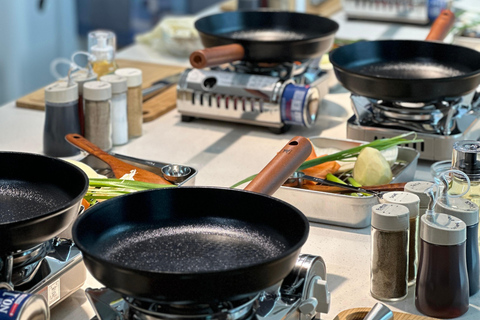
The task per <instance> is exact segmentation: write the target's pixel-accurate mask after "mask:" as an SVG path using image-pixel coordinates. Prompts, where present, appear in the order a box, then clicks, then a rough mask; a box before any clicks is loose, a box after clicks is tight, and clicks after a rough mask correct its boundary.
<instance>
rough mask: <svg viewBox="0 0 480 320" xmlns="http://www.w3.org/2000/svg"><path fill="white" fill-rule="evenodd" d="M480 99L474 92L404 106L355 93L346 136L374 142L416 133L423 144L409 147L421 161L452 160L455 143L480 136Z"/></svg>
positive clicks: (407, 103)
mask: <svg viewBox="0 0 480 320" xmlns="http://www.w3.org/2000/svg"><path fill="white" fill-rule="evenodd" d="M479 97H480V94H479V93H478V92H473V93H471V94H468V95H466V96H463V97H455V98H445V99H442V100H440V101H432V102H428V103H412V102H405V103H403V102H389V101H383V100H376V99H371V98H366V97H362V96H358V95H355V94H352V95H351V101H352V108H353V111H354V113H355V115H354V116H352V117H351V118H350V119H349V120H348V122H347V137H348V138H349V139H354V140H361V141H373V140H376V139H383V138H391V137H394V136H398V135H400V134H403V133H407V132H411V131H415V132H416V133H417V137H418V138H419V139H423V140H424V142H422V143H416V144H413V145H407V146H408V147H412V148H414V149H416V150H417V151H418V152H420V158H421V159H426V160H445V159H450V158H451V157H452V150H453V144H454V143H455V142H456V141H459V140H467V139H468V140H470V139H472V140H477V139H478V138H479V137H480V123H479V119H478V115H477V114H476V113H477V112H478V108H479V106H480V98H479Z"/></svg>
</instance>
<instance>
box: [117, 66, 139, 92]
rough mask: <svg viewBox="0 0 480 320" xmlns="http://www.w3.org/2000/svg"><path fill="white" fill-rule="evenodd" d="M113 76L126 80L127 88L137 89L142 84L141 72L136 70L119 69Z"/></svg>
mask: <svg viewBox="0 0 480 320" xmlns="http://www.w3.org/2000/svg"><path fill="white" fill-rule="evenodd" d="M115 74H116V75H119V76H122V77H125V78H127V86H128V87H129V88H131V87H138V86H139V85H141V84H142V70H140V69H137V68H120V69H117V70H115Z"/></svg>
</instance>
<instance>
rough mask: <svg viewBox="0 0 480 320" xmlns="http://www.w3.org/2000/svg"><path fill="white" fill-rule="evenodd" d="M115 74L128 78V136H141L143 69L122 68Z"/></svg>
mask: <svg viewBox="0 0 480 320" xmlns="http://www.w3.org/2000/svg"><path fill="white" fill-rule="evenodd" d="M115 74H116V75H119V76H122V77H125V78H127V86H128V91H127V118H128V138H130V139H131V138H137V137H140V136H141V135H142V133H143V131H142V124H143V96H142V70H140V69H136V68H120V69H117V70H115Z"/></svg>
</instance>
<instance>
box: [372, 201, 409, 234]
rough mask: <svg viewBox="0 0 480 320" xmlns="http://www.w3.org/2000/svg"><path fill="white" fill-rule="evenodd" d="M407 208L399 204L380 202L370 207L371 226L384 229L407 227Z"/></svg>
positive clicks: (402, 228)
mask: <svg viewBox="0 0 480 320" xmlns="http://www.w3.org/2000/svg"><path fill="white" fill-rule="evenodd" d="M408 225H409V213H408V208H407V207H405V206H402V205H399V204H391V203H382V204H377V205H374V206H373V207H372V227H375V228H377V229H380V230H386V231H401V230H406V229H408Z"/></svg>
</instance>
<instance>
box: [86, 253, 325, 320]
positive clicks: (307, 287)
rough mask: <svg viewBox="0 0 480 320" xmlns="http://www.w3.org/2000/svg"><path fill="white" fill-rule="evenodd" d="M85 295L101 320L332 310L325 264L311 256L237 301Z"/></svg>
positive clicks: (103, 292)
mask: <svg viewBox="0 0 480 320" xmlns="http://www.w3.org/2000/svg"><path fill="white" fill-rule="evenodd" d="M86 293H87V297H88V299H89V301H90V303H91V304H92V306H93V308H94V309H95V313H96V315H97V316H96V317H95V318H94V319H99V320H107V319H108V320H110V319H118V320H120V319H128V320H147V319H148V320H153V319H190V320H196V319H197V320H207V319H208V320H216V319H219V320H249V319H257V320H262V319H268V320H294V319H295V320H310V319H313V318H314V317H315V316H317V315H318V314H319V313H320V312H323V313H327V312H328V310H329V308H330V292H329V291H328V288H327V282H326V269H325V263H324V262H323V260H322V258H321V257H318V256H312V255H300V257H299V258H298V260H297V263H296V265H295V267H294V269H293V270H292V272H290V274H289V275H288V276H287V277H286V278H285V279H284V280H283V281H282V283H281V284H279V285H277V286H274V287H271V288H269V289H267V290H265V291H263V292H259V293H257V294H256V295H253V296H251V297H247V298H242V299H239V300H235V301H217V302H212V303H210V304H205V303H202V304H195V303H192V304H174V303H173V304H172V303H171V302H169V303H162V302H161V301H147V300H145V299H136V298H134V297H125V296H121V295H120V294H118V293H116V292H114V291H112V290H110V289H107V288H105V289H87V290H86Z"/></svg>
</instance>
